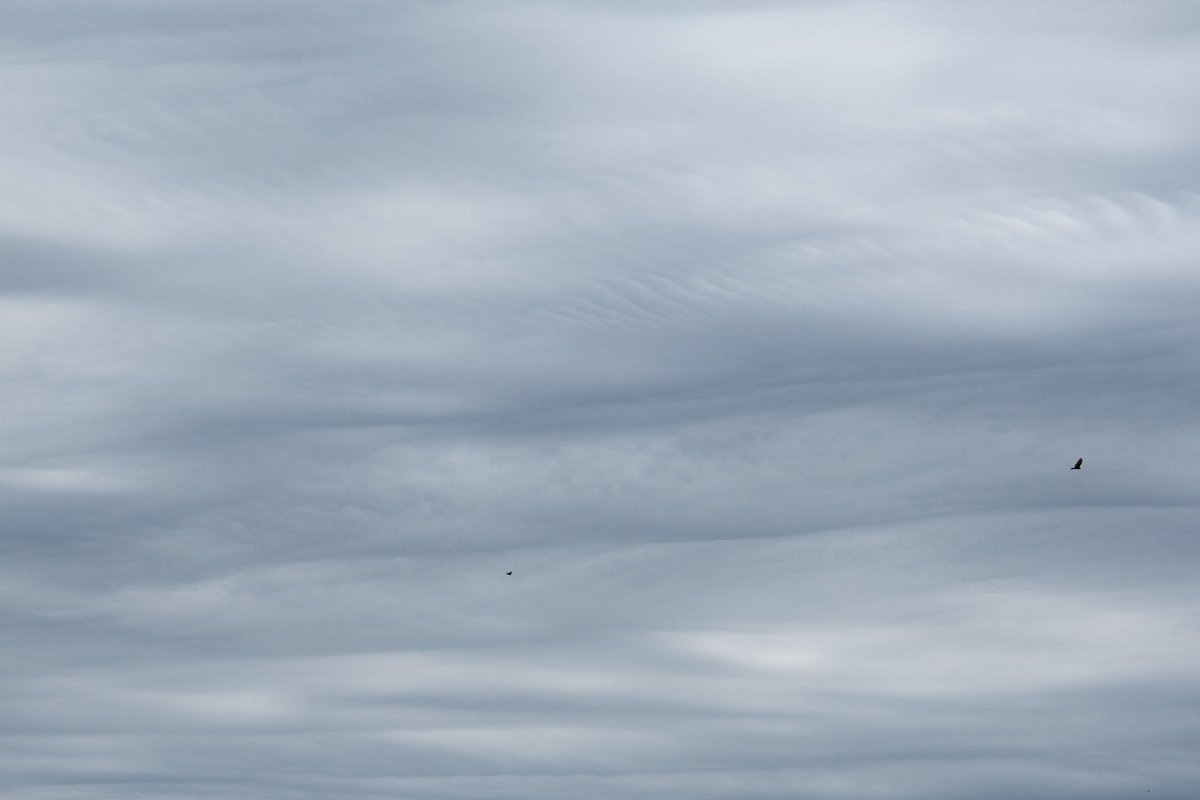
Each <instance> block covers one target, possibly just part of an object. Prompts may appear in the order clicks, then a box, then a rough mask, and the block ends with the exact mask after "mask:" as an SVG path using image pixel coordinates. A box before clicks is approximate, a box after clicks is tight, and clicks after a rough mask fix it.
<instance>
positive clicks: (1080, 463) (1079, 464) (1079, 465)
mask: <svg viewBox="0 0 1200 800" xmlns="http://www.w3.org/2000/svg"><path fill="white" fill-rule="evenodd" d="M1071 469H1083V459H1082V458H1081V459H1079V460H1078V461H1076V462H1075V466H1073V467H1071Z"/></svg>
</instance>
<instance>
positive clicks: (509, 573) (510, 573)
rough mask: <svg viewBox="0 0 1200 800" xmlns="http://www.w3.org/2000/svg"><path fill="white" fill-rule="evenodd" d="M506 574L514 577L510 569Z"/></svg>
mask: <svg viewBox="0 0 1200 800" xmlns="http://www.w3.org/2000/svg"><path fill="white" fill-rule="evenodd" d="M504 574H505V575H512V570H511V569H510V570H509V571H508V572H506V573H504Z"/></svg>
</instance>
